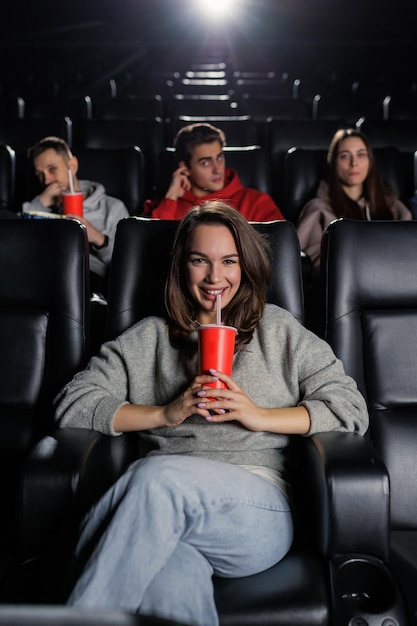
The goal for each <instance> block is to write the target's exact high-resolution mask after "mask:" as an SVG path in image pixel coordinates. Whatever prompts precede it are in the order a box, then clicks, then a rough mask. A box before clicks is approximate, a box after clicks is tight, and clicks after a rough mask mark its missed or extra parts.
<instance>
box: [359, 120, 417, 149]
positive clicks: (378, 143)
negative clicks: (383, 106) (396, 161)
mask: <svg viewBox="0 0 417 626" xmlns="http://www.w3.org/2000/svg"><path fill="white" fill-rule="evenodd" d="M360 130H361V131H362V132H363V133H365V135H366V136H367V137H368V139H369V141H370V143H371V145H372V146H373V147H374V148H379V147H387V146H391V147H394V148H398V150H401V151H403V152H407V151H414V150H417V119H408V120H406V119H397V120H386V121H378V120H370V119H365V120H364V121H363V123H362V124H361V126H360Z"/></svg>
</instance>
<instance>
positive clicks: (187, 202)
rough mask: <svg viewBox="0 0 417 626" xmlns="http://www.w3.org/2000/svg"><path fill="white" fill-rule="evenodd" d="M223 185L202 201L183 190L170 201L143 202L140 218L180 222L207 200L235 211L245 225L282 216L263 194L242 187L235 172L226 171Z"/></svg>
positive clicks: (278, 218) (231, 170) (281, 218)
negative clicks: (218, 202)
mask: <svg viewBox="0 0 417 626" xmlns="http://www.w3.org/2000/svg"><path fill="white" fill-rule="evenodd" d="M225 181H226V185H225V186H224V187H223V189H222V190H221V191H215V192H214V193H209V194H207V195H206V196H203V197H202V198H200V197H198V196H195V195H194V194H193V193H191V191H186V192H185V193H184V195H183V196H182V198H178V200H170V199H168V198H163V199H162V200H146V201H145V205H144V211H143V215H144V216H146V217H155V218H159V219H161V220H180V219H182V218H183V217H184V215H185V214H186V213H188V211H189V210H190V209H191V208H192V207H193V206H195V205H196V204H201V203H202V202H206V201H207V200H223V201H224V202H227V203H228V204H230V205H231V206H232V207H234V208H235V209H237V210H238V211H239V213H241V214H242V215H243V216H244V217H246V219H247V220H248V221H249V222H270V221H272V220H283V219H284V217H283V215H282V213H281V211H280V210H279V208H278V207H277V206H276V204H275V203H274V202H273V200H272V198H270V196H268V194H266V193H262V192H260V191H257V190H256V189H250V188H248V187H243V185H242V183H241V182H240V180H239V176H238V175H237V173H236V172H235V170H233V169H231V168H227V169H226V176H225Z"/></svg>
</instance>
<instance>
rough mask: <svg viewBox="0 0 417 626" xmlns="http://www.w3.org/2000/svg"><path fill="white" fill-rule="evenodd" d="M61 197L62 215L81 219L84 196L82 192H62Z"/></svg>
mask: <svg viewBox="0 0 417 626" xmlns="http://www.w3.org/2000/svg"><path fill="white" fill-rule="evenodd" d="M61 196H62V207H63V210H64V215H77V216H78V217H83V214H84V211H83V202H84V194H83V192H82V191H74V192H71V191H64V192H63V193H62V194H61Z"/></svg>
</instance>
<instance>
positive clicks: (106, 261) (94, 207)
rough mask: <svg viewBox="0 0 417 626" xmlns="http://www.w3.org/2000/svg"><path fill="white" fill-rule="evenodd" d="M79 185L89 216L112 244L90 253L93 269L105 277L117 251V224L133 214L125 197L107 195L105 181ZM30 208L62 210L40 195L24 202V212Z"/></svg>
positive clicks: (86, 216) (49, 210)
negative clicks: (119, 198)
mask: <svg viewBox="0 0 417 626" xmlns="http://www.w3.org/2000/svg"><path fill="white" fill-rule="evenodd" d="M78 184H79V186H80V189H81V191H82V192H83V193H84V217H85V219H86V220H88V221H89V222H90V223H91V224H92V225H93V226H94V228H97V230H99V231H100V232H102V233H103V234H104V235H107V236H108V238H109V244H108V246H106V247H105V248H103V249H102V250H95V251H92V252H91V253H90V270H91V271H92V272H95V273H96V274H98V275H99V276H105V275H106V272H107V268H108V266H109V265H110V261H111V257H112V253H113V246H114V237H115V234H116V227H117V223H118V222H119V221H120V220H121V219H122V218H124V217H129V212H128V210H127V208H126V207H125V205H124V204H123V202H122V201H121V200H118V199H117V198H113V197H112V196H108V195H107V194H106V190H105V188H104V186H103V185H102V184H101V183H96V182H92V181H90V180H80V181H78ZM27 210H35V211H43V212H46V213H61V211H62V207H61V206H60V205H57V206H53V207H48V208H47V207H45V206H44V205H43V204H42V202H41V201H40V200H39V196H36V198H34V199H33V200H32V201H31V202H25V203H24V204H23V212H25V211H27Z"/></svg>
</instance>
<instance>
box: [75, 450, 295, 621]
mask: <svg viewBox="0 0 417 626" xmlns="http://www.w3.org/2000/svg"><path fill="white" fill-rule="evenodd" d="M292 538H293V526H292V516H291V511H290V505H289V502H288V499H287V497H286V496H285V494H284V493H283V492H282V491H281V490H280V489H278V487H275V486H274V485H273V484H272V483H270V482H269V481H267V480H265V479H263V478H260V477H259V476H256V475H254V474H251V473H250V472H249V471H247V470H246V469H243V468H241V467H238V466H234V465H230V464H228V463H220V462H217V461H210V460H206V459H202V458H198V457H188V456H181V455H171V456H154V457H148V458H146V459H142V460H139V461H137V462H135V463H134V464H133V465H131V466H130V468H129V469H128V470H127V471H126V472H125V474H124V475H123V476H121V478H120V479H119V480H118V481H117V482H116V483H115V484H114V485H113V487H112V488H111V489H110V490H109V491H108V492H107V493H106V494H105V495H104V496H103V497H102V499H101V500H100V501H99V503H98V504H97V505H96V506H95V507H94V508H93V510H92V511H91V512H90V514H89V515H88V518H87V519H86V522H85V525H84V527H83V530H82V533H81V536H80V540H79V544H78V547H77V554H80V553H81V552H83V550H84V549H85V548H86V546H89V545H90V544H93V545H94V547H93V549H92V552H91V555H90V557H89V559H88V560H87V563H86V565H85V567H84V569H83V571H82V574H81V576H80V577H79V578H78V580H77V583H76V584H75V587H74V589H73V591H72V593H71V596H70V598H69V601H68V602H69V604H72V605H75V606H83V607H119V608H123V609H126V610H130V611H135V612H140V613H141V614H142V613H143V614H148V615H156V616H159V617H165V618H168V619H174V620H178V621H181V622H184V623H185V624H192V625H193V626H217V624H218V616H217V611H216V607H215V604H214V599H213V584H212V580H211V577H212V575H213V573H214V574H217V575H218V576H223V577H238V576H248V575H250V574H254V573H256V572H260V571H263V570H265V569H267V568H268V567H271V566H272V565H274V564H275V563H277V562H278V561H279V560H280V559H282V558H283V556H284V555H285V554H286V553H287V552H288V550H289V548H290V546H291V542H292Z"/></svg>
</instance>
